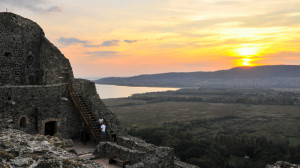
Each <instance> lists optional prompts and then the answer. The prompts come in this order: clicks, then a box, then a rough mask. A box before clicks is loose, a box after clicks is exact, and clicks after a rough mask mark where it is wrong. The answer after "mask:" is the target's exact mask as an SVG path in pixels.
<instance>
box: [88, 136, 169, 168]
mask: <svg viewBox="0 0 300 168" xmlns="http://www.w3.org/2000/svg"><path fill="white" fill-rule="evenodd" d="M94 155H95V157H96V158H99V157H111V156H115V157H116V158H118V159H120V160H130V162H131V164H133V165H132V167H141V166H143V167H146V168H152V167H164V168H172V167H174V152H173V149H172V148H168V147H160V146H155V145H153V144H149V143H146V142H145V141H143V140H140V139H138V138H135V137H131V136H120V137H118V140H117V143H114V142H100V143H99V144H98V146H97V148H96V149H95V151H94ZM129 167H130V166H129Z"/></svg>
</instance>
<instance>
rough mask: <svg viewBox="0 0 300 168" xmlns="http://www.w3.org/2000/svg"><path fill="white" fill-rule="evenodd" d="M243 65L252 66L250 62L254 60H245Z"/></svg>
mask: <svg viewBox="0 0 300 168" xmlns="http://www.w3.org/2000/svg"><path fill="white" fill-rule="evenodd" d="M242 61H243V62H242V65H243V66H251V62H250V61H252V59H249V58H244V59H242Z"/></svg>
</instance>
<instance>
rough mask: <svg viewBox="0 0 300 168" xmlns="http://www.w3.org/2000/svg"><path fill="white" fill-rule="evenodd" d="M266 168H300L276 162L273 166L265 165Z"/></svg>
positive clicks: (299, 167) (295, 165)
mask: <svg viewBox="0 0 300 168" xmlns="http://www.w3.org/2000/svg"><path fill="white" fill-rule="evenodd" d="M266 168H300V165H297V164H291V163H288V162H284V161H278V162H276V163H275V164H274V165H267V166H266Z"/></svg>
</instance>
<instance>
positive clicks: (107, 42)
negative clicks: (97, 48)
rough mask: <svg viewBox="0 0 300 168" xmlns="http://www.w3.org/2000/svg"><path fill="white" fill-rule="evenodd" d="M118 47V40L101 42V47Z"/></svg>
mask: <svg viewBox="0 0 300 168" xmlns="http://www.w3.org/2000/svg"><path fill="white" fill-rule="evenodd" d="M118 45H119V40H111V41H103V43H102V44H101V46H104V47H109V46H118Z"/></svg>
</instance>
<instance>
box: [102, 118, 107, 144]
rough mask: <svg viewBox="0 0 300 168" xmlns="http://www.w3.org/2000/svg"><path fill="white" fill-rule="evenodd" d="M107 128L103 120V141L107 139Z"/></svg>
mask: <svg viewBox="0 0 300 168" xmlns="http://www.w3.org/2000/svg"><path fill="white" fill-rule="evenodd" d="M105 130H106V126H105V124H104V122H103V123H102V125H101V132H102V138H103V141H106V132H105Z"/></svg>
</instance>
